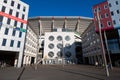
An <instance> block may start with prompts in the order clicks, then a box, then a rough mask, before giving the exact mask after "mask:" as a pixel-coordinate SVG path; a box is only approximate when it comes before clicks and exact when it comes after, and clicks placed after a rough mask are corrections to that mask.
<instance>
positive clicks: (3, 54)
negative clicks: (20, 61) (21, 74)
mask: <svg viewBox="0 0 120 80" xmlns="http://www.w3.org/2000/svg"><path fill="white" fill-rule="evenodd" d="M16 55H17V52H11V51H0V63H1V64H5V66H14V61H15V58H16Z"/></svg>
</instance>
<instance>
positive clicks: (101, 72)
mask: <svg viewBox="0 0 120 80" xmlns="http://www.w3.org/2000/svg"><path fill="white" fill-rule="evenodd" d="M109 71H110V77H106V74H105V69H103V68H99V67H95V66H88V65H38V67H37V70H35V67H34V66H27V67H23V68H14V67H9V68H4V69H0V80H120V68H113V70H109Z"/></svg>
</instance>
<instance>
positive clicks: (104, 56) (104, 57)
mask: <svg viewBox="0 0 120 80" xmlns="http://www.w3.org/2000/svg"><path fill="white" fill-rule="evenodd" d="M97 21H98V29H99V35H100V41H101V47H102V52H103V59H104V63H105V69H106V75H107V76H108V77H109V70H108V66H107V60H106V54H105V47H104V44H103V38H102V33H101V22H100V18H99V12H98V8H97Z"/></svg>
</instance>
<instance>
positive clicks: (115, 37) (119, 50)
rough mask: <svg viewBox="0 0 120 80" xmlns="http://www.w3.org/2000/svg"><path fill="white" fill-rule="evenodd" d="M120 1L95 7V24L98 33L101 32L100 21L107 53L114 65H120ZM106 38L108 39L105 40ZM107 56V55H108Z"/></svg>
mask: <svg viewBox="0 0 120 80" xmlns="http://www.w3.org/2000/svg"><path fill="white" fill-rule="evenodd" d="M119 6H120V0H106V1H105V2H102V3H99V4H97V5H95V6H93V14H94V24H95V28H96V32H99V27H98V25H99V24H98V20H99V19H100V27H101V30H102V34H103V39H104V42H105V40H107V45H108V50H107V45H106V44H105V48H106V53H110V55H111V60H112V64H113V65H120V64H119V62H120V45H119V43H120V38H119V37H120V34H119V33H120V31H119V28H120V7H119ZM105 36H106V37H107V39H105ZM106 55H107V54H106Z"/></svg>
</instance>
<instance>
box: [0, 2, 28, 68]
mask: <svg viewBox="0 0 120 80" xmlns="http://www.w3.org/2000/svg"><path fill="white" fill-rule="evenodd" d="M28 10H29V5H27V4H26V3H24V2H22V1H20V0H0V62H2V63H6V64H7V65H8V66H17V67H21V65H22V60H23V52H24V45H25V44H24V43H25V35H26V29H27V19H28Z"/></svg>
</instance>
